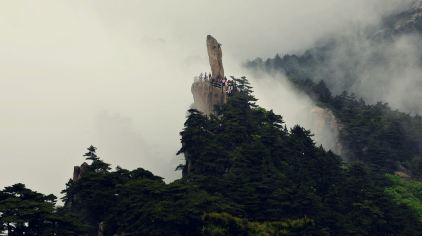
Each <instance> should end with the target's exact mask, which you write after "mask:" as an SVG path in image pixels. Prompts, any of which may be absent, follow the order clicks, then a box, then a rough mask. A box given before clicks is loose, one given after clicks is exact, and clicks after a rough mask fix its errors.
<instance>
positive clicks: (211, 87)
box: [191, 35, 227, 115]
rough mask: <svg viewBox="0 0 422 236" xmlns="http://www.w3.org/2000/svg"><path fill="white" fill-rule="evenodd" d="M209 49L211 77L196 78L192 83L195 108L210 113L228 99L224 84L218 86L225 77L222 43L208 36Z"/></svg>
mask: <svg viewBox="0 0 422 236" xmlns="http://www.w3.org/2000/svg"><path fill="white" fill-rule="evenodd" d="M206 43H207V51H208V57H209V62H210V67H211V72H212V76H211V78H209V77H208V78H196V79H195V80H194V82H193V84H192V88H191V91H192V94H193V100H194V104H193V108H195V109H197V110H199V111H201V112H203V113H204V114H206V115H210V114H212V113H213V112H214V108H215V106H221V105H223V104H224V103H225V102H226V101H227V94H226V92H224V88H223V87H222V86H216V84H217V82H218V81H221V80H222V79H223V78H224V69H223V61H222V56H223V53H222V50H221V44H220V43H218V41H217V40H216V39H215V38H214V37H212V36H211V35H208V36H207V41H206Z"/></svg>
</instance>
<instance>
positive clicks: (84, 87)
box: [0, 0, 400, 194]
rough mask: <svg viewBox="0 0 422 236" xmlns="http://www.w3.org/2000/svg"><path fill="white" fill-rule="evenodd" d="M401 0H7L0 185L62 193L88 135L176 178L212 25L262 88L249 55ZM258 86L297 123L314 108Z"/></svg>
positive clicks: (298, 45) (123, 162) (233, 69)
mask: <svg viewBox="0 0 422 236" xmlns="http://www.w3.org/2000/svg"><path fill="white" fill-rule="evenodd" d="M399 5H400V4H398V3H397V2H396V1H393V0H389V1H386V0H373V1H367V0H357V1H353V2H352V1H347V2H346V1H335V0H325V1H323V0H319V1H294V2H293V1H278V0H277V1H276V0H271V1H265V2H262V1H252V0H246V1H245V0H236V1H223V0H218V1H197V0H188V1H184V2H183V4H181V3H180V2H179V1H163V0H158V1H157V0H154V1H120V2H116V1H111V0H101V1H99V0H98V1H82V0H80V1H58V0H44V1H37V2H34V1H19V0H17V1H8V2H1V3H0V109H1V116H0V130H1V132H0V141H1V142H0V158H1V163H2V165H1V166H0V187H4V186H8V185H12V184H14V183H17V182H23V183H25V184H26V185H27V186H28V187H29V188H32V189H34V190H37V191H41V192H44V193H54V194H58V193H59V192H60V190H61V189H63V188H64V187H65V183H66V181H67V180H68V179H69V178H70V177H71V176H72V171H73V166H74V165H80V164H81V163H82V162H83V161H84V160H83V158H82V155H83V153H84V152H85V148H86V147H88V146H89V145H91V144H92V145H94V146H96V147H97V148H98V154H99V156H100V157H101V158H102V159H103V160H104V161H105V162H108V163H111V164H113V166H115V165H119V166H121V167H123V168H128V169H133V168H137V167H143V168H145V169H148V170H150V171H152V172H153V173H154V174H156V175H160V176H162V177H164V178H166V181H171V180H174V179H175V178H178V177H179V176H180V173H178V172H175V171H174V169H175V167H176V166H177V163H179V162H180V161H181V160H182V157H177V156H176V155H175V153H176V152H177V150H178V149H179V148H180V141H179V139H180V137H179V132H180V131H181V130H182V128H183V123H184V120H185V116H186V110H187V109H188V108H189V107H190V105H191V104H192V102H193V99H192V95H191V93H190V85H191V83H192V81H193V76H195V75H198V74H199V73H200V72H205V71H209V65H208V58H207V55H206V48H205V37H206V35H207V34H212V35H213V36H215V37H216V38H217V39H218V40H219V41H220V42H221V43H222V45H223V46H222V47H223V63H224V66H225V71H226V73H227V74H228V75H236V76H241V75H246V76H248V77H249V78H250V79H251V81H252V86H255V82H254V81H255V78H253V76H254V75H248V72H246V71H244V69H243V68H242V67H241V66H240V64H241V63H242V62H243V61H244V60H246V59H250V58H254V57H257V56H260V57H269V56H272V55H274V53H275V52H279V51H283V52H301V51H304V50H305V49H306V48H309V47H311V46H312V45H314V44H315V42H316V41H317V40H318V39H320V38H321V37H323V36H324V35H327V34H333V33H335V32H338V31H341V30H343V29H344V28H349V27H350V26H352V25H365V24H374V23H376V22H378V21H379V20H380V18H381V16H382V15H384V14H386V13H388V12H391V11H392V10H394V9H396V8H397V7H399ZM256 85H257V87H256V89H255V91H256V96H257V97H258V99H261V100H262V101H260V102H261V103H260V104H262V105H263V106H264V107H266V108H274V109H275V110H276V111H277V112H279V113H280V114H281V115H283V117H284V120H285V121H286V123H288V124H289V125H290V124H294V123H295V122H299V123H301V122H302V121H300V120H296V119H297V115H295V113H298V112H299V111H300V110H306V109H308V108H309V107H312V103H311V102H310V101H309V100H307V99H306V98H304V97H303V96H301V95H300V94H297V93H295V92H292V91H290V90H289V89H288V88H289V87H288V86H289V85H288V84H278V85H276V86H268V85H265V84H264V85H262V84H258V82H256ZM286 88H287V89H286ZM270 89H271V90H270ZM286 91H290V92H289V93H287V92H286ZM267 92H268V93H267ZM266 94H267V95H271V94H272V95H271V96H266ZM278 94H280V96H281V99H279V98H278V96H277V95H278ZM261 97H262V98H261ZM292 104H295V105H294V106H292ZM302 123H306V122H305V121H303V122H302ZM309 128H311V127H309Z"/></svg>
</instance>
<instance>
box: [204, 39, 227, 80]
mask: <svg viewBox="0 0 422 236" xmlns="http://www.w3.org/2000/svg"><path fill="white" fill-rule="evenodd" d="M207 50H208V58H209V61H210V66H211V73H212V78H214V79H223V78H224V68H223V52H222V50H221V44H220V43H219V42H218V41H217V40H216V39H215V38H214V37H212V36H211V35H208V36H207Z"/></svg>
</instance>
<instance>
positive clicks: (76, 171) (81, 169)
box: [73, 162, 89, 182]
mask: <svg viewBox="0 0 422 236" xmlns="http://www.w3.org/2000/svg"><path fill="white" fill-rule="evenodd" d="M88 168H89V165H88V164H87V163H86V162H84V163H82V165H81V166H74V167H73V181H75V182H76V181H78V180H79V179H80V178H81V177H82V176H83V175H84V174H85V173H86V172H87V171H88Z"/></svg>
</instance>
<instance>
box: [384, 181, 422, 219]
mask: <svg viewBox="0 0 422 236" xmlns="http://www.w3.org/2000/svg"><path fill="white" fill-rule="evenodd" d="M387 178H388V179H389V180H390V186H388V187H386V188H385V192H386V193H387V194H388V195H389V196H391V198H392V199H393V200H394V201H395V202H397V203H399V204H404V205H406V206H408V207H410V208H411V209H413V210H414V211H415V213H416V214H417V216H418V217H419V219H420V220H422V182H421V181H417V180H411V179H405V178H402V177H399V176H395V175H387Z"/></svg>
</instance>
